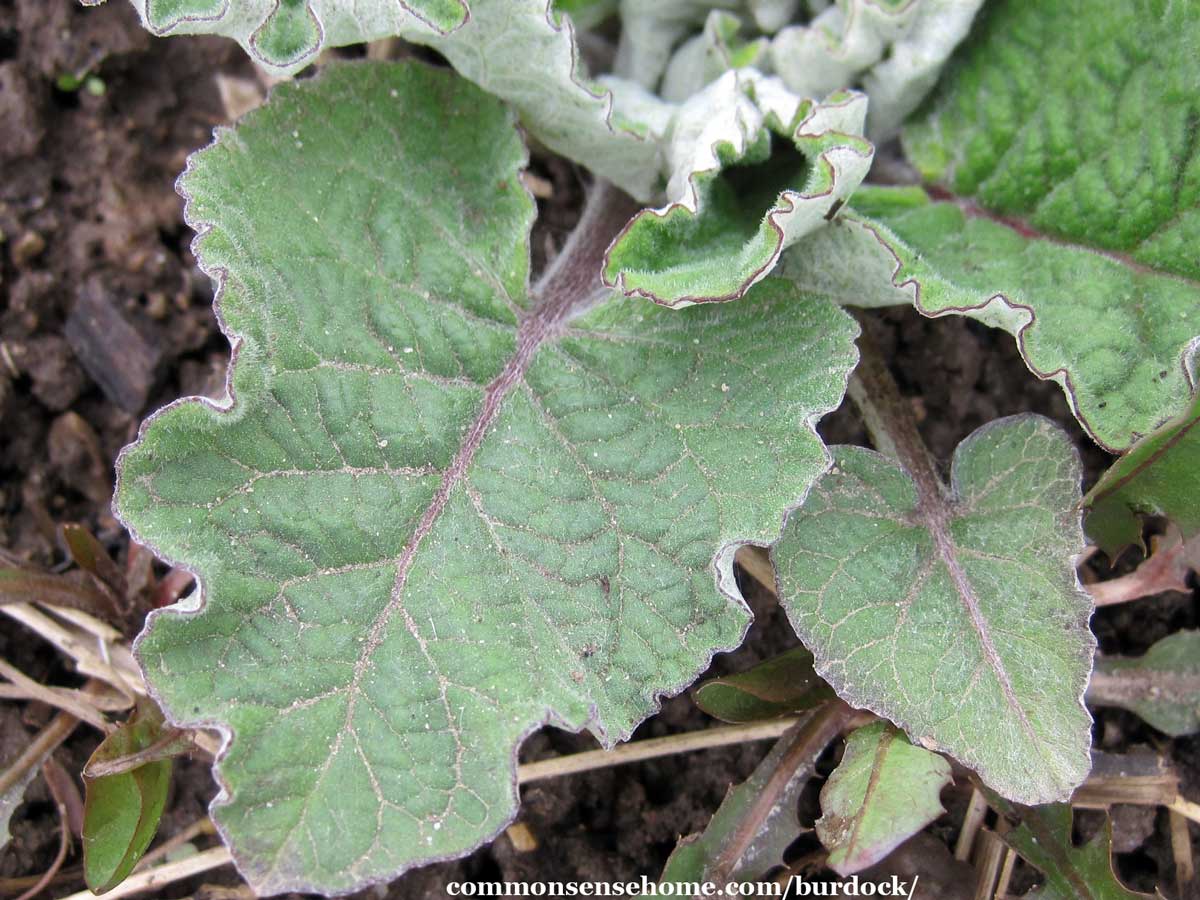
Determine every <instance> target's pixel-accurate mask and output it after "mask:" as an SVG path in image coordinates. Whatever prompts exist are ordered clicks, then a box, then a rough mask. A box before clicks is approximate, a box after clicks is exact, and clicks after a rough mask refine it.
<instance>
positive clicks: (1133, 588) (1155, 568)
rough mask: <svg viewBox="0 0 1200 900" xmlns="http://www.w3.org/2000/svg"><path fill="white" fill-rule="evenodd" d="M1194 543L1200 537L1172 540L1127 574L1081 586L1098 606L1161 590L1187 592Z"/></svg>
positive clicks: (1195, 543) (1109, 604) (1197, 544)
mask: <svg viewBox="0 0 1200 900" xmlns="http://www.w3.org/2000/svg"><path fill="white" fill-rule="evenodd" d="M1197 546H1200V541H1198V539H1196V538H1193V539H1192V540H1190V541H1187V542H1179V543H1175V544H1172V545H1171V546H1169V547H1165V548H1162V549H1159V550H1157V551H1156V552H1154V553H1152V554H1150V556H1149V557H1147V558H1146V559H1145V560H1143V561H1142V563H1141V564H1140V565H1139V566H1138V567H1137V568H1136V569H1134V570H1133V571H1132V572H1130V573H1129V574H1128V575H1122V576H1121V577H1120V578H1111V579H1109V580H1108V581H1095V582H1092V583H1091V584H1085V585H1084V588H1086V589H1087V591H1088V593H1090V594H1091V595H1092V599H1093V600H1094V601H1095V602H1096V605H1097V606H1112V605H1113V604H1116V603H1128V602H1129V601H1130V600H1138V599H1140V598H1142V597H1150V596H1153V595H1154V594H1161V593H1163V592H1164V591H1180V592H1186V591H1188V590H1190V588H1189V587H1188V584H1187V576H1188V573H1189V572H1190V571H1191V569H1192V562H1191V556H1192V554H1193V553H1195V552H1196V549H1197Z"/></svg>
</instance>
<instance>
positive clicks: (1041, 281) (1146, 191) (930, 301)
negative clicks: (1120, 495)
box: [789, 0, 1200, 452]
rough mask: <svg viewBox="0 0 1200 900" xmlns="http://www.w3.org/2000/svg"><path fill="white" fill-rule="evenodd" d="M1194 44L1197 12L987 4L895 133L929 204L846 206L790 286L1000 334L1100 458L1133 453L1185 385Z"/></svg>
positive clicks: (1179, 7)
mask: <svg viewBox="0 0 1200 900" xmlns="http://www.w3.org/2000/svg"><path fill="white" fill-rule="evenodd" d="M1197 41H1200V7H1197V6H1196V5H1195V4H1185V3H1168V4H1158V5H1150V6H1147V5H1146V4H1143V3H1139V2H1135V0H1122V2H1116V3H1102V2H1098V0H1076V2H1069V3H1024V2H1020V0H1002V2H999V3H995V4H989V5H988V6H987V8H986V9H985V10H984V12H983V13H981V14H980V17H979V19H978V20H977V21H976V23H975V26H974V28H973V29H972V32H971V36H970V37H969V38H968V39H967V41H966V42H965V43H964V44H963V45H962V47H960V49H959V51H958V52H957V54H956V55H955V58H954V60H953V61H952V62H951V63H950V64H949V65H948V66H947V67H946V69H945V70H944V71H943V73H942V77H941V81H940V83H939V87H938V89H937V90H936V91H935V93H934V95H933V97H932V98H931V100H930V102H929V103H927V104H926V106H925V109H924V111H923V112H922V113H919V114H918V116H917V117H916V119H915V121H913V122H911V123H910V124H909V125H908V126H906V128H905V131H904V147H905V149H906V151H907V153H908V155H909V157H910V158H911V160H912V161H913V162H914V163H915V165H916V167H917V168H918V169H919V171H920V175H921V176H922V177H923V179H924V180H925V181H926V183H927V184H929V185H930V186H931V187H930V193H929V195H926V193H925V192H924V191H922V190H920V189H893V190H891V191H887V190H885V191H882V192H880V193H871V194H867V193H862V192H860V193H859V194H856V195H855V198H854V201H853V202H854V205H855V208H856V210H857V213H858V214H859V215H857V216H856V215H855V214H854V213H852V212H850V211H847V212H846V213H843V215H842V216H840V217H839V218H838V220H837V222H835V223H834V226H833V227H831V228H828V229H825V230H824V231H823V232H821V233H820V234H818V235H814V237H813V239H811V240H810V241H806V242H804V243H803V244H801V245H798V247H797V248H795V249H794V250H793V251H791V253H792V255H794V256H795V257H796V258H795V259H794V260H790V261H789V263H790V264H792V265H791V268H792V271H793V272H795V273H797V274H798V276H799V277H800V283H801V284H802V286H804V287H805V288H813V289H821V290H826V291H828V292H830V293H833V294H835V295H837V296H839V297H840V298H841V299H842V301H843V302H846V303H850V304H858V305H878V304H884V303H896V302H913V303H915V304H916V306H917V308H918V309H919V310H920V311H921V312H923V313H925V314H926V315H931V316H940V315H950V314H961V315H966V316H970V317H972V318H975V319H978V320H979V321H982V322H984V323H986V324H988V325H991V326H994V327H998V328H1003V329H1004V330H1006V331H1008V332H1010V333H1011V334H1013V335H1014V336H1015V337H1016V339H1017V343H1018V347H1019V349H1020V351H1021V354H1022V355H1023V357H1024V358H1025V361H1026V363H1027V364H1028V365H1029V367H1030V369H1031V370H1032V371H1033V372H1034V373H1036V374H1037V375H1038V376H1039V377H1041V378H1048V379H1053V380H1054V381H1056V382H1058V383H1059V384H1060V385H1061V386H1062V387H1063V389H1064V391H1065V392H1066V394H1067V397H1068V400H1069V402H1070V403H1071V407H1072V409H1073V411H1074V413H1075V415H1076V416H1077V417H1078V418H1079V420H1080V422H1081V423H1082V424H1083V426H1084V427H1085V428H1086V429H1087V430H1088V431H1089V433H1090V434H1091V435H1092V436H1093V437H1094V438H1095V439H1096V440H1097V441H1098V442H1099V443H1100V444H1101V445H1103V446H1104V447H1106V448H1108V449H1110V450H1113V451H1114V452H1115V451H1121V450H1124V449H1126V448H1128V447H1130V446H1131V445H1132V444H1133V443H1134V442H1135V441H1136V440H1137V439H1138V438H1139V437H1141V436H1143V435H1146V434H1148V433H1150V432H1151V431H1153V430H1154V429H1155V428H1158V427H1159V426H1161V425H1162V424H1163V423H1164V422H1166V421H1168V420H1169V419H1171V418H1173V417H1176V416H1178V415H1180V414H1182V413H1183V412H1184V410H1185V409H1186V408H1187V407H1188V405H1189V401H1190V399H1191V393H1192V385H1193V383H1194V377H1195V359H1194V355H1195V352H1196V348H1197V347H1198V346H1200V341H1198V340H1197V336H1198V335H1200V256H1198V255H1197V254H1196V253H1195V251H1194V248H1195V247H1196V246H1197V244H1198V243H1200V142H1198V141H1196V139H1195V138H1196V130H1197V128H1196V123H1197V120H1198V116H1200V111H1198V107H1197V105H1196V97H1197V95H1198V94H1200V66H1197V65H1196V56H1195V47H1196V45H1197ZM872 102H873V98H872ZM868 216H869V217H870V219H867V218H866V217H868ZM889 257H890V259H889ZM889 274H890V277H888V275H889Z"/></svg>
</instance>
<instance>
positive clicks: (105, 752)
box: [83, 701, 171, 894]
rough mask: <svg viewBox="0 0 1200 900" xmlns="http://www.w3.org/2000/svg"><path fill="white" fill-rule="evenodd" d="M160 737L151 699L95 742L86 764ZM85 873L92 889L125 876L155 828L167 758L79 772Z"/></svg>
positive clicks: (105, 886) (168, 766) (127, 752)
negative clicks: (111, 771)
mask: <svg viewBox="0 0 1200 900" xmlns="http://www.w3.org/2000/svg"><path fill="white" fill-rule="evenodd" d="M162 737H163V719H162V713H161V712H159V710H158V707H156V706H155V705H154V704H153V703H152V702H150V701H144V702H142V703H141V704H139V706H138V709H137V711H136V712H135V713H134V715H133V717H132V718H130V720H129V721H128V722H126V723H125V724H124V725H122V726H121V727H120V728H118V729H117V730H116V731H114V732H113V733H112V734H110V735H109V736H108V737H106V738H105V739H104V740H103V741H102V742H101V743H100V746H99V747H97V748H96V750H95V752H94V753H93V754H92V756H91V759H89V760H88V767H91V766H94V765H97V764H100V763H108V762H112V761H114V760H118V759H120V758H121V757H125V756H129V755H131V754H134V753H139V752H141V751H144V750H146V749H148V748H150V747H151V746H153V745H154V744H155V743H156V742H158V741H159V740H160V739H161V738H162ZM83 776H84V777H83V780H84V786H85V787H86V789H87V798H86V800H85V801H84V806H83V877H84V880H85V881H86V882H87V885H88V887H89V888H91V889H92V890H93V891H95V892H96V893H98V894H99V893H103V892H104V891H108V890H112V889H113V888H114V887H116V886H117V885H118V884H120V883H121V882H122V881H124V880H125V877H126V876H127V875H128V874H129V873H130V871H132V869H133V867H134V866H135V865H136V864H137V861H138V860H139V859H141V858H142V854H143V853H145V852H146V848H147V847H149V846H150V841H152V840H153V839H154V834H155V832H157V831H158V821H159V819H160V818H161V817H162V811H163V807H164V806H165V805H166V802H167V788H168V787H169V785H170V782H171V760H170V759H160V760H157V761H154V762H148V763H146V764H144V765H141V766H138V767H137V768H135V769H131V770H129V771H126V772H121V773H120V774H116V775H104V776H102V777H98V778H97V777H92V776H90V775H89V773H88V769H87V768H85V769H84V773H83Z"/></svg>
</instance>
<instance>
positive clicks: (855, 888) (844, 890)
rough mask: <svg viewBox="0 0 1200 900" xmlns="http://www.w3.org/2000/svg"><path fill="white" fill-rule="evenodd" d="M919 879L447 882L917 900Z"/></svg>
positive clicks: (459, 892)
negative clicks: (720, 881)
mask: <svg viewBox="0 0 1200 900" xmlns="http://www.w3.org/2000/svg"><path fill="white" fill-rule="evenodd" d="M919 880H920V878H919V876H913V879H912V880H911V881H906V880H904V879H901V878H899V877H897V876H895V875H893V876H892V877H891V879H890V880H888V881H880V882H875V881H859V880H858V876H857V875H852V876H850V877H849V878H847V879H846V880H845V881H810V880H808V879H806V878H804V876H802V875H793V876H792V877H791V878H789V879H786V880H784V881H771V882H758V883H753V882H730V883H728V884H717V883H716V882H712V881H698V882H697V881H664V882H657V881H652V880H651V879H649V878H647V877H646V876H644V875H643V876H642V878H641V880H640V881H512V882H498V881H494V882H466V881H464V882H460V881H451V882H450V883H449V884H447V885H446V891H447V893H449V895H450V896H451V897H683V898H694V897H783V898H792V897H904V898H905V900H911V898H913V897H915V896H916V892H917V882H918V881H919Z"/></svg>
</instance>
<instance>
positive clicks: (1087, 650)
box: [772, 416, 1095, 803]
mask: <svg viewBox="0 0 1200 900" xmlns="http://www.w3.org/2000/svg"><path fill="white" fill-rule="evenodd" d="M914 475H916V477H915V478H914ZM1079 479H1080V471H1079V461H1078V458H1077V456H1076V453H1075V450H1074V448H1073V447H1072V446H1071V444H1070V441H1069V440H1068V439H1067V437H1066V435H1064V434H1063V433H1062V432H1061V431H1060V430H1059V429H1058V428H1057V427H1056V426H1054V425H1053V424H1052V423H1051V422H1049V421H1048V420H1046V419H1042V418H1040V417H1037V416H1021V417H1015V418H1009V419H1000V420H998V421H995V422H992V423H990V424H988V425H985V426H984V427H982V428H980V429H978V430H977V431H975V432H974V433H973V434H971V435H970V436H969V437H968V438H967V439H966V440H965V441H963V442H962V443H961V444H960V445H959V447H958V449H957V451H956V452H955V454H954V460H953V465H952V468H951V483H950V487H949V489H948V490H947V489H946V488H944V487H943V486H942V485H941V484H940V483H939V482H937V479H936V476H934V474H933V472H932V468H929V469H928V470H927V471H926V472H924V473H912V474H910V473H909V472H907V471H905V469H903V468H902V467H901V466H900V465H899V464H898V463H897V462H895V461H893V460H891V459H889V458H887V457H885V456H882V455H881V454H879V453H875V452H873V451H871V450H865V449H862V448H858V447H839V448H836V449H835V450H834V466H833V468H832V469H831V470H830V472H829V473H828V474H827V475H825V476H823V477H822V478H821V479H820V480H819V481H818V482H817V483H816V484H815V485H814V486H813V487H812V489H811V490H810V491H809V492H808V494H807V496H806V497H805V498H804V500H803V501H802V503H801V504H800V506H799V507H798V508H797V509H795V510H794V511H792V512H791V513H790V514H789V515H788V518H787V522H786V524H785V526H784V531H783V535H782V537H781V538H780V540H779V542H778V543H777V544H776V545H775V547H774V548H773V551H772V555H773V557H774V561H775V570H776V572H777V573H778V579H779V586H780V600H781V602H782V603H783V604H784V607H785V608H786V609H787V612H788V616H789V618H790V619H791V621H792V624H793V626H794V627H795V629H796V633H797V634H798V635H799V636H800V639H801V640H802V641H803V642H804V645H805V646H806V647H808V648H810V649H811V650H812V651H813V654H814V656H815V657H816V667H817V671H818V672H819V673H820V674H821V675H822V676H823V677H824V678H825V679H826V680H827V681H828V682H829V683H830V685H832V686H833V688H834V690H836V691H837V692H838V695H839V696H841V697H842V698H843V699H844V700H846V701H847V702H848V703H850V704H851V705H853V706H856V707H860V708H865V709H870V710H873V711H874V712H877V713H879V714H880V715H882V716H885V717H887V718H889V719H891V720H892V721H893V722H895V723H896V724H897V725H899V726H900V727H901V728H903V729H904V730H905V731H906V732H907V733H908V734H909V736H910V737H911V738H912V739H913V740H914V741H915V742H916V743H918V744H920V745H922V746H924V747H926V748H927V749H930V750H937V751H941V752H945V753H948V754H950V755H952V756H954V757H956V758H957V759H959V760H960V761H961V762H963V763H964V764H965V765H967V766H970V767H971V768H973V769H975V770H976V771H977V772H978V773H979V774H980V776H981V777H982V778H983V780H984V781H986V782H987V783H988V784H990V785H992V786H993V787H994V788H995V789H996V790H998V791H999V792H1000V793H1002V794H1004V795H1006V796H1009V797H1012V798H1014V799H1018V800H1020V801H1021V802H1029V803H1041V802H1047V801H1050V800H1054V799H1059V798H1065V797H1068V796H1069V795H1070V793H1071V791H1072V789H1073V788H1074V787H1075V786H1076V785H1077V784H1079V782H1080V781H1082V780H1083V778H1084V777H1085V776H1086V775H1087V772H1088V768H1089V766H1090V759H1089V756H1088V746H1089V744H1090V726H1091V720H1090V718H1089V716H1088V714H1087V710H1086V709H1085V708H1084V706H1083V703H1082V695H1083V691H1084V687H1085V686H1086V684H1087V678H1088V674H1089V672H1090V671H1091V663H1092V652H1093V650H1094V648H1095V639H1094V638H1093V637H1092V634H1091V632H1090V631H1089V629H1088V619H1089V616H1090V614H1091V602H1090V600H1089V599H1088V596H1087V595H1086V594H1085V593H1083V591H1082V590H1080V588H1079V584H1078V581H1077V580H1076V577H1075V570H1074V567H1073V566H1072V564H1071V559H1072V557H1073V556H1074V555H1075V554H1076V553H1078V552H1079V551H1080V550H1081V549H1082V547H1083V540H1082V534H1081V532H1080V528H1079V513H1078V509H1077V506H1078V502H1079Z"/></svg>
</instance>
